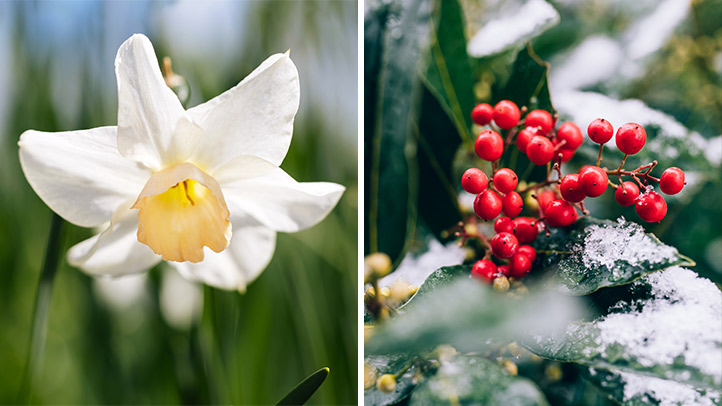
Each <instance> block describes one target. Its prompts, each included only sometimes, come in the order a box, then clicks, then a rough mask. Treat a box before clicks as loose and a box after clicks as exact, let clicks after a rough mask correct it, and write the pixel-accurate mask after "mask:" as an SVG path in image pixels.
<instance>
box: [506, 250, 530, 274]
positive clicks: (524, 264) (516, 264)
mask: <svg viewBox="0 0 722 406" xmlns="http://www.w3.org/2000/svg"><path fill="white" fill-rule="evenodd" d="M530 270H531V260H530V259H529V257H527V256H526V255H523V254H516V255H514V256H513V257H511V259H510V260H509V275H510V276H513V277H514V278H523V277H524V276H526V275H527V274H528V273H529V271H530Z"/></svg>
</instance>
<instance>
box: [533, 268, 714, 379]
mask: <svg viewBox="0 0 722 406" xmlns="http://www.w3.org/2000/svg"><path fill="white" fill-rule="evenodd" d="M629 291H630V292H632V293H634V292H636V293H640V292H643V293H644V296H643V297H642V298H638V299H630V300H628V301H620V302H619V303H617V304H616V305H614V306H612V308H611V311H612V312H611V313H610V314H608V315H606V316H603V317H600V318H598V319H597V320H595V321H593V322H589V323H586V322H578V323H574V324H571V325H570V326H569V327H568V328H567V331H566V332H565V334H563V335H561V336H556V337H537V338H536V339H535V342H532V343H528V344H529V348H530V349H531V350H532V351H534V352H536V353H537V354H538V355H541V356H544V357H548V358H552V359H558V360H563V361H574V362H577V363H580V364H583V365H588V366H591V367H595V368H602V369H618V370H619V371H622V372H628V373H637V374H643V375H647V376H654V377H658V378H662V379H669V380H674V381H678V382H681V383H685V384H690V385H693V386H695V387H699V388H711V389H716V388H719V387H720V385H722V325H721V324H720V323H719V321H720V319H722V292H721V291H720V290H719V289H718V288H717V286H716V285H715V284H714V283H712V282H710V281H709V280H707V279H704V278H700V277H698V276H697V275H696V274H695V273H694V272H692V271H690V270H688V269H685V268H681V267H673V268H670V269H668V270H666V271H664V272H658V273H654V274H650V275H647V276H645V277H643V278H641V279H640V280H638V281H636V282H635V283H633V284H632V285H630V287H629Z"/></svg>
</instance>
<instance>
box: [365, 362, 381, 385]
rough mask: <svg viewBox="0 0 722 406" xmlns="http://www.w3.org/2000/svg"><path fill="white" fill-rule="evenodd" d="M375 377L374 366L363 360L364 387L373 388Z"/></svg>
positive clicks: (376, 375)
mask: <svg viewBox="0 0 722 406" xmlns="http://www.w3.org/2000/svg"><path fill="white" fill-rule="evenodd" d="M377 377H378V371H377V370H376V368H374V367H373V366H371V365H369V364H368V363H366V362H364V389H370V388H373V387H374V385H375V384H376V378H377Z"/></svg>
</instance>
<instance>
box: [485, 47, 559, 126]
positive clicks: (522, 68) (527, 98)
mask: <svg viewBox="0 0 722 406" xmlns="http://www.w3.org/2000/svg"><path fill="white" fill-rule="evenodd" d="M499 96H500V97H501V98H504V99H508V100H511V101H513V102H514V103H516V104H517V105H518V106H519V107H521V106H527V107H528V108H529V110H533V109H543V110H546V111H548V112H550V113H552V114H554V113H555V112H556V110H555V109H554V106H553V105H552V100H551V96H550V95H549V64H548V63H546V62H544V61H542V60H541V59H540V58H539V57H538V56H537V55H536V54H535V53H534V50H533V49H532V47H531V44H530V43H527V45H526V47H524V49H522V50H521V51H519V53H518V54H517V55H516V61H514V66H513V67H512V73H511V76H510V77H509V79H508V80H507V82H506V86H505V87H504V88H503V90H502V92H501V94H500V95H499Z"/></svg>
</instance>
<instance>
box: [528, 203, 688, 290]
mask: <svg viewBox="0 0 722 406" xmlns="http://www.w3.org/2000/svg"><path fill="white" fill-rule="evenodd" d="M536 248H537V251H539V252H540V253H541V254H542V264H543V266H545V267H548V268H549V272H547V274H546V275H544V278H545V279H546V281H545V284H546V285H547V287H549V288H551V289H555V290H558V291H560V292H562V293H565V294H570V295H587V294H589V293H592V292H594V291H596V290H598V289H600V288H603V287H609V286H618V285H624V284H627V283H630V282H632V281H634V280H636V279H638V278H639V277H641V276H643V275H646V274H648V273H651V272H655V271H659V270H662V269H665V268H669V267H671V266H674V265H682V266H691V265H694V262H692V261H691V260H690V259H689V258H687V257H685V256H683V255H680V254H679V253H678V252H677V250H676V249H675V248H673V247H670V246H667V245H665V244H663V243H662V242H660V241H659V240H658V239H657V238H656V237H654V235H652V234H645V233H644V229H643V228H642V226H640V225H639V224H636V223H633V222H630V221H627V220H625V219H624V217H620V218H619V219H618V220H617V221H616V222H612V221H608V220H598V219H594V218H591V217H584V218H582V219H580V220H579V221H577V223H576V225H575V227H574V228H573V229H571V230H555V231H554V233H553V234H552V236H551V237H549V238H545V237H540V238H539V240H538V241H537V243H536Z"/></svg>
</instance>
